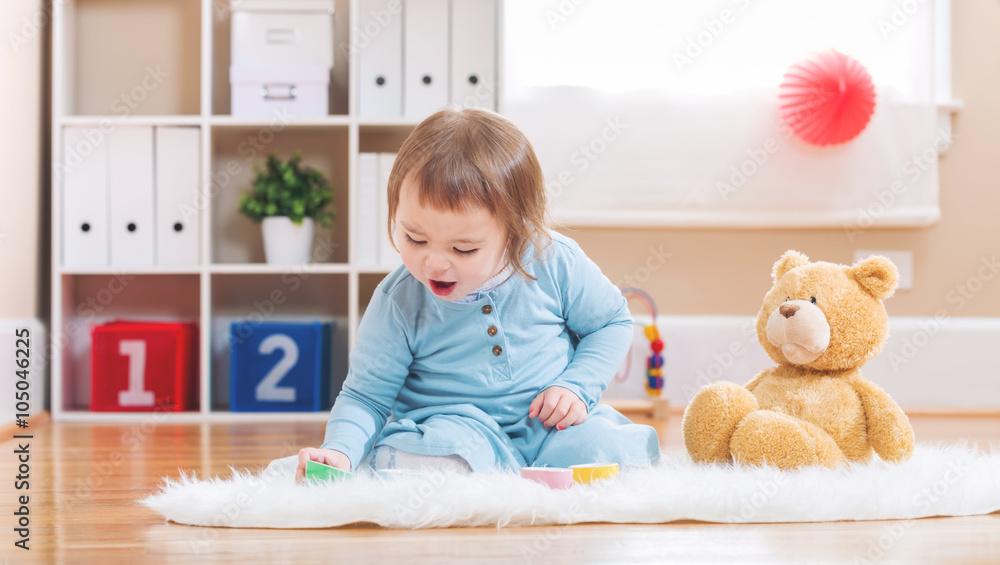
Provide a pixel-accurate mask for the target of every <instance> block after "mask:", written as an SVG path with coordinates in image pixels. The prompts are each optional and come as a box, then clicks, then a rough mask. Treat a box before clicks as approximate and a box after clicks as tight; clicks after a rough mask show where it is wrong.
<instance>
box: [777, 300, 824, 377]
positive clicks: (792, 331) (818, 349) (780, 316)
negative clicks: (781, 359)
mask: <svg viewBox="0 0 1000 565" xmlns="http://www.w3.org/2000/svg"><path fill="white" fill-rule="evenodd" d="M767 341H769V342H771V345H773V346H775V347H777V348H778V349H779V350H781V354H782V355H784V356H785V359H788V361H789V362H790V363H793V364H795V365H805V364H807V363H812V362H813V361H815V360H816V359H819V357H820V356H821V355H823V352H825V351H826V348H827V347H829V346H830V324H829V322H827V319H826V315H825V314H823V311H822V310H820V309H819V307H818V306H816V305H815V304H813V303H812V302H810V301H808V300H789V301H787V302H783V303H782V304H780V305H779V306H778V307H777V308H775V309H774V311H773V312H771V315H770V316H769V317H768V319H767Z"/></svg>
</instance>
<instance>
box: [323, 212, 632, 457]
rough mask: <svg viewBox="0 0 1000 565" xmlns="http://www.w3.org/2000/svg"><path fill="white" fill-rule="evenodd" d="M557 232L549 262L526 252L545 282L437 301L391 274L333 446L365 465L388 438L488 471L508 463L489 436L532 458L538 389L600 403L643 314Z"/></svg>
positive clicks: (360, 346) (368, 321)
mask: <svg viewBox="0 0 1000 565" xmlns="http://www.w3.org/2000/svg"><path fill="white" fill-rule="evenodd" d="M550 235H551V236H552V243H551V244H550V245H549V246H547V247H546V248H545V249H544V250H543V251H542V253H541V258H540V260H537V259H538V258H537V255H538V250H537V249H535V248H531V249H529V250H528V252H527V253H526V254H525V258H524V262H525V265H526V270H527V271H528V272H529V273H530V274H532V275H533V276H534V277H536V280H534V281H532V280H526V279H524V278H523V277H521V276H518V275H517V274H515V275H513V276H511V277H510V278H509V279H508V280H507V281H505V282H504V283H503V284H501V285H499V286H498V287H496V288H494V289H493V290H490V291H487V292H484V293H480V295H479V296H478V299H477V300H475V301H474V302H471V303H455V302H449V301H446V300H443V299H440V298H438V297H436V296H435V295H434V294H433V293H431V291H430V290H428V289H427V288H426V287H425V286H424V285H423V284H421V283H420V282H419V281H418V280H417V279H415V278H414V277H413V276H411V275H410V273H409V272H408V271H407V270H406V268H405V267H403V266H400V267H399V268H397V269H396V270H395V271H393V272H392V273H390V274H389V275H388V276H386V278H385V279H384V280H383V281H382V282H381V283H380V284H379V285H378V287H377V288H376V289H375V293H374V295H373V296H372V299H371V302H370V303H369V305H368V308H367V310H366V311H365V313H364V316H363V317H362V320H361V324H360V326H359V328H358V334H357V344H356V347H355V349H354V350H353V351H352V352H351V355H350V367H349V370H348V374H347V378H346V380H345V382H344V386H343V389H342V391H341V392H340V394H339V396H338V397H337V400H336V402H335V403H334V406H333V408H332V410H331V411H330V419H329V421H328V423H327V427H326V438H325V441H324V443H323V445H322V447H323V448H326V449H336V450H338V451H341V452H343V453H344V454H345V455H347V457H348V458H349V459H350V460H351V465H352V467H354V468H357V466H358V464H359V463H360V462H361V460H362V459H363V457H364V456H365V455H366V454H367V453H368V452H369V451H370V450H371V449H372V447H373V446H374V445H376V444H378V445H381V444H386V445H391V446H393V447H397V448H399V449H403V450H405V451H410V452H413V453H420V454H424V455H449V454H453V453H457V454H460V455H462V456H463V457H465V458H466V459H467V460H469V462H470V464H471V465H472V467H473V469H477V468H482V467H486V466H491V465H494V464H499V463H503V462H504V458H503V457H500V456H496V458H495V459H491V458H490V457H491V456H492V455H491V454H489V453H483V451H484V450H483V449H480V447H482V445H481V444H482V438H481V437H478V436H480V435H482V434H486V435H491V436H496V437H494V438H493V439H492V440H490V443H491V444H492V445H491V446H490V447H492V449H493V451H496V450H498V449H501V450H502V448H503V446H504V445H506V446H507V447H508V448H509V449H510V450H512V451H514V452H516V451H517V450H520V451H521V455H520V456H518V455H517V453H515V454H514V456H513V460H510V457H508V458H507V459H508V461H507V462H508V463H509V464H511V465H514V464H520V465H525V464H530V460H531V454H530V453H525V450H526V449H527V447H525V446H527V445H530V444H533V445H535V446H537V442H531V441H527V440H526V439H525V437H524V436H526V435H530V434H531V433H535V432H532V431H531V430H537V429H538V428H539V427H540V426H537V425H536V426H529V425H528V424H529V422H527V413H528V406H529V404H530V403H531V401H532V400H533V399H534V398H535V396H536V395H537V394H538V393H540V392H541V391H543V390H544V389H546V388H548V387H551V386H554V385H558V386H561V387H565V388H567V389H569V390H571V391H572V392H574V393H575V394H576V395H577V396H579V397H580V398H581V399H582V400H583V401H584V403H585V404H586V405H587V408H588V410H590V409H592V408H593V407H594V405H595V404H596V403H597V402H598V400H599V399H600V395H601V393H602V392H603V391H604V389H605V388H607V384H608V382H609V381H610V379H611V378H612V377H613V375H614V373H615V370H616V369H617V368H618V366H619V365H620V364H621V361H622V360H623V358H624V356H625V354H626V352H627V351H628V347H629V343H630V341H631V339H632V320H631V316H630V314H629V311H628V307H627V304H626V300H625V299H624V298H623V297H622V294H621V292H620V291H619V289H618V288H617V287H615V286H614V285H613V284H612V283H611V281H609V280H608V279H607V277H605V276H604V275H603V274H602V273H601V271H600V269H599V268H598V267H597V265H595V264H594V262H593V261H591V260H590V259H589V258H588V257H587V256H586V255H585V254H584V253H583V250H581V249H580V247H579V245H577V243H576V242H575V241H573V240H572V239H570V238H568V237H566V236H563V235H561V234H559V233H556V232H550ZM442 421H444V422H445V423H446V424H447V425H440V424H441V422H442ZM425 424H426V425H425ZM473 436H477V437H473ZM497 438H500V439H497ZM511 438H513V440H515V441H513V442H512V440H511ZM528 439H530V438H528ZM485 451H487V452H488V451H489V450H488V449H487V450H485Z"/></svg>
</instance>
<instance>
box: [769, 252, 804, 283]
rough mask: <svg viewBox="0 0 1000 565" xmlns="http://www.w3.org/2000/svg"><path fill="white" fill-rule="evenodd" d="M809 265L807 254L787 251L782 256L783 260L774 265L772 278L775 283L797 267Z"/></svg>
mask: <svg viewBox="0 0 1000 565" xmlns="http://www.w3.org/2000/svg"><path fill="white" fill-rule="evenodd" d="M808 264H809V258H808V257H806V255H805V253H799V252H798V251H795V250H793V249H789V250H788V251H785V254H784V255H782V256H781V259H778V261H777V262H776V263H775V264H774V268H773V269H771V278H773V279H774V280H775V281H777V280H778V279H780V278H781V276H782V275H784V274H785V273H787V272H788V271H791V270H792V269H794V268H795V267H801V266H803V265H808Z"/></svg>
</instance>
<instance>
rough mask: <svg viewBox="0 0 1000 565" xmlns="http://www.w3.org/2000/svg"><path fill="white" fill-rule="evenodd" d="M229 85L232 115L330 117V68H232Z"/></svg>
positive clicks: (253, 116) (254, 116)
mask: <svg viewBox="0 0 1000 565" xmlns="http://www.w3.org/2000/svg"><path fill="white" fill-rule="evenodd" d="M229 82H230V83H231V90H232V115H233V116H239V117H243V118H270V117H274V116H278V117H284V116H289V117H294V118H316V117H320V116H326V115H328V114H329V107H330V105H329V92H330V69H329V68H328V67H324V66H305V67H293V66H281V67H260V66H233V67H230V68H229Z"/></svg>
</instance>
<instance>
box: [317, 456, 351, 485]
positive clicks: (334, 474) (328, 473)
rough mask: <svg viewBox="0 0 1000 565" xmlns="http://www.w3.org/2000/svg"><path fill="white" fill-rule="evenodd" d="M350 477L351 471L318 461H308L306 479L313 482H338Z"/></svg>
mask: <svg viewBox="0 0 1000 565" xmlns="http://www.w3.org/2000/svg"><path fill="white" fill-rule="evenodd" d="M350 477H351V473H350V472H349V471H343V470H341V469H338V468H336V467H331V466H329V465H324V464H322V463H317V462H316V461H307V462H306V479H308V480H310V481H311V482H313V483H321V482H326V481H330V482H336V481H342V480H344V479H348V478H350Z"/></svg>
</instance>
